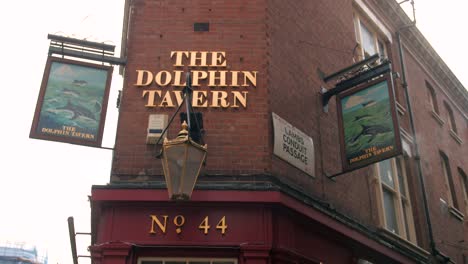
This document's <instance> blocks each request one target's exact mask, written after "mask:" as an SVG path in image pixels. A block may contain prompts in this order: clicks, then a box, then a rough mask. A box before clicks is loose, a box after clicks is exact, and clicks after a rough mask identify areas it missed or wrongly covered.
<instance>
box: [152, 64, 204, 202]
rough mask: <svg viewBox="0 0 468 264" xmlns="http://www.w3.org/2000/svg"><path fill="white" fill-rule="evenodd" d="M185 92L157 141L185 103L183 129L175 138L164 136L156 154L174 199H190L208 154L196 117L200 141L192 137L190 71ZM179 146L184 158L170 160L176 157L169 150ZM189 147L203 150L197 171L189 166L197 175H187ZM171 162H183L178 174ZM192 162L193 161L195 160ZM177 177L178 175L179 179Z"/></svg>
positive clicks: (170, 196)
mask: <svg viewBox="0 0 468 264" xmlns="http://www.w3.org/2000/svg"><path fill="white" fill-rule="evenodd" d="M183 94H184V98H183V101H182V103H181V104H180V105H179V107H178V108H177V110H176V112H175V113H174V114H173V116H172V117H171V119H170V120H169V123H168V125H167V126H166V128H165V129H164V130H163V132H162V133H161V137H160V138H159V140H158V142H157V143H156V144H157V145H158V144H159V143H160V141H161V139H162V138H163V137H164V135H165V133H166V132H167V130H168V128H169V126H170V125H171V123H172V121H173V120H174V118H175V116H176V115H177V113H178V112H179V111H180V109H181V108H182V106H183V104H184V103H185V106H186V111H187V122H185V121H184V122H183V123H182V130H181V131H180V132H179V134H178V135H177V137H176V138H175V139H172V140H168V139H167V137H164V141H163V144H162V148H161V151H160V153H159V154H158V155H157V156H156V157H157V158H160V159H161V161H162V167H163V172H164V179H165V181H166V186H167V190H168V193H169V198H170V199H172V200H188V199H190V197H191V195H192V192H193V189H194V188H195V184H196V181H197V179H198V176H199V174H200V171H201V169H202V166H203V165H204V164H205V160H206V155H207V145H206V144H204V143H203V137H202V136H203V134H202V133H201V131H200V126H199V124H198V120H197V119H196V118H195V125H196V128H197V129H196V131H197V133H199V138H200V142H199V143H197V142H195V141H194V140H192V138H191V137H190V131H191V120H190V118H191V112H193V108H192V104H191V98H192V97H191V95H192V82H191V76H190V72H187V75H186V86H185V88H184V90H183ZM177 147H178V148H180V149H182V150H183V157H182V159H180V157H179V159H177V161H176V160H169V158H174V157H170V156H169V155H167V153H168V152H169V150H170V149H171V148H177ZM189 148H192V149H193V150H195V151H201V152H202V155H201V159H200V160H198V161H197V163H196V165H195V166H196V169H195V171H193V170H190V168H189V173H190V171H192V172H195V175H192V176H190V175H187V172H188V170H187V165H188V162H189V161H190V157H189V156H188V155H189V152H190V151H189ZM171 162H177V163H179V162H182V164H179V167H180V171H179V172H178V175H173V173H174V172H173V171H171V167H172V166H170V163H171ZM191 163H193V161H192V162H191ZM175 177H178V179H177V178H175ZM187 180H191V181H192V182H189V183H187V182H186V181H187ZM176 181H178V186H174V185H176V184H174V183H175V182H176ZM187 187H189V188H187ZM174 188H175V189H174Z"/></svg>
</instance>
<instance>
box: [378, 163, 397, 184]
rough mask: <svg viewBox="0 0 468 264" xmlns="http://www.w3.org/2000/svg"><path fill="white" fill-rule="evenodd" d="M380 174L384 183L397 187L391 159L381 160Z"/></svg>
mask: <svg viewBox="0 0 468 264" xmlns="http://www.w3.org/2000/svg"><path fill="white" fill-rule="evenodd" d="M379 174H380V179H381V180H382V182H383V183H385V184H386V185H388V186H389V187H391V188H395V181H394V180H393V173H392V163H391V160H390V159H388V160H384V161H381V162H379Z"/></svg>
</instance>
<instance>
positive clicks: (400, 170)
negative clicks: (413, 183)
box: [395, 158, 406, 197]
mask: <svg viewBox="0 0 468 264" xmlns="http://www.w3.org/2000/svg"><path fill="white" fill-rule="evenodd" d="M395 162H396V167H397V173H398V185H399V188H400V193H401V195H402V196H405V197H406V188H405V178H404V175H403V168H402V165H403V164H401V163H402V162H403V161H402V160H401V159H399V158H396V159H395Z"/></svg>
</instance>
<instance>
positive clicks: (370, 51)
mask: <svg viewBox="0 0 468 264" xmlns="http://www.w3.org/2000/svg"><path fill="white" fill-rule="evenodd" d="M361 35H362V49H363V50H364V57H365V58H368V57H370V56H372V55H374V54H375V53H377V51H376V49H375V42H374V36H373V35H372V33H371V32H370V30H369V29H367V28H366V26H364V25H363V24H362V23H361Z"/></svg>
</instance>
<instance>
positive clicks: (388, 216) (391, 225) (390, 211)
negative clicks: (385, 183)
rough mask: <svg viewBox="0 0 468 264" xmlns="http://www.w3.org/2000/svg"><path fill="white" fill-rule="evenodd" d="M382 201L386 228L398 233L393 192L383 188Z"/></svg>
mask: <svg viewBox="0 0 468 264" xmlns="http://www.w3.org/2000/svg"><path fill="white" fill-rule="evenodd" d="M383 201H384V210H385V220H386V222H387V226H386V228H387V229H388V230H390V231H392V232H393V233H397V234H398V225H397V219H396V210H395V200H394V199H393V194H392V193H391V192H389V191H388V190H386V189H385V188H384V189H383Z"/></svg>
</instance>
